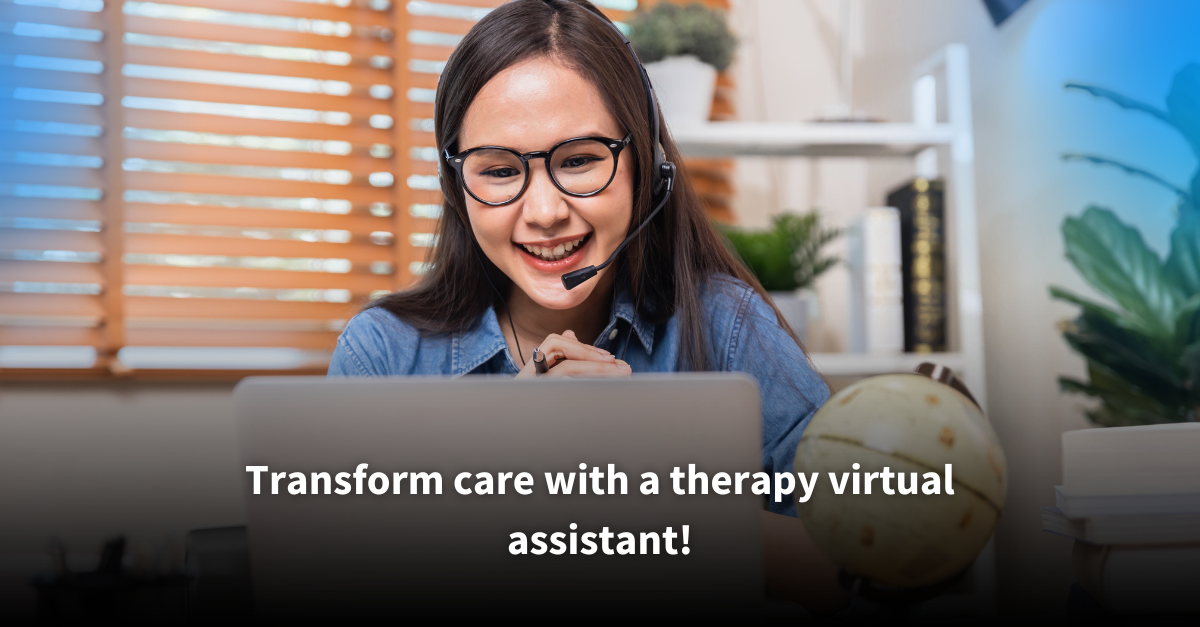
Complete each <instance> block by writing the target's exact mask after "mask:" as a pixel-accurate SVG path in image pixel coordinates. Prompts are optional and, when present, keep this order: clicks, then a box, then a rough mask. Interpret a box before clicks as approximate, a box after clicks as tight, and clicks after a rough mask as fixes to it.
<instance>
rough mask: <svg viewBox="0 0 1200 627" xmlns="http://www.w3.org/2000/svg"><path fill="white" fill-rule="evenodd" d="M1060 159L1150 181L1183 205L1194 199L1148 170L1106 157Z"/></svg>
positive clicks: (1076, 155) (1065, 155)
mask: <svg viewBox="0 0 1200 627" xmlns="http://www.w3.org/2000/svg"><path fill="white" fill-rule="evenodd" d="M1062 158H1063V161H1086V162H1088V163H1091V164H1093V165H1107V166H1112V167H1114V168H1117V169H1118V170H1121V171H1122V172H1124V173H1126V174H1128V175H1130V176H1137V177H1141V178H1144V179H1147V180H1150V181H1151V182H1153V183H1156V184H1158V185H1160V186H1162V187H1165V188H1166V189H1169V190H1171V191H1172V192H1173V193H1174V194H1175V195H1176V196H1179V198H1180V199H1181V200H1182V201H1183V202H1184V203H1191V202H1192V201H1193V198H1194V197H1193V196H1192V194H1191V193H1190V192H1188V191H1187V190H1186V189H1183V188H1182V187H1179V186H1178V185H1175V184H1174V183H1172V182H1170V181H1168V180H1167V179H1164V178H1163V177H1161V176H1159V175H1157V174H1155V173H1153V172H1150V171H1149V170H1144V169H1142V168H1139V167H1137V166H1133V165H1129V164H1127V163H1124V162H1122V161H1117V160H1116V159H1109V158H1108V157H1101V156H1098V155H1086V154H1080V153H1075V152H1067V153H1063V156H1062Z"/></svg>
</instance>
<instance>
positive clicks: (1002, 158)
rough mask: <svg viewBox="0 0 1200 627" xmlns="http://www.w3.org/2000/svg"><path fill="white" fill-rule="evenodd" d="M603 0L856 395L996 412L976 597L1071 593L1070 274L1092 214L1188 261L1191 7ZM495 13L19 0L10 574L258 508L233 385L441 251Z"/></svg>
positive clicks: (1080, 368) (717, 211)
mask: <svg viewBox="0 0 1200 627" xmlns="http://www.w3.org/2000/svg"><path fill="white" fill-rule="evenodd" d="M594 2H595V4H597V5H598V6H600V7H602V8H603V9H604V10H605V11H606V12H607V13H608V14H609V15H610V16H612V17H613V19H615V20H617V21H618V22H620V23H621V25H622V27H623V28H625V29H626V30H627V32H629V33H630V36H631V38H632V39H633V40H634V42H635V44H636V45H638V47H639V50H640V51H641V54H642V55H643V57H644V60H646V61H647V62H648V68H649V70H650V72H651V75H652V78H653V80H654V82H655V83H656V85H657V88H658V90H659V91H660V92H662V93H660V99H661V100H662V101H663V105H664V108H665V109H667V111H666V116H667V122H668V128H669V129H670V131H671V133H672V135H673V136H674V137H675V139H676V141H677V142H678V143H679V144H680V147H681V149H682V150H683V151H684V153H685V155H688V159H687V160H686V167H687V168H688V170H689V172H690V173H691V175H692V177H693V178H694V179H695V181H696V182H697V185H698V187H699V188H700V192H701V194H702V196H703V198H704V201H705V203H706V206H707V208H708V210H709V212H710V214H711V216H712V218H713V220H714V221H716V222H717V223H718V224H720V225H721V226H722V228H723V229H725V230H726V232H727V233H728V234H729V239H730V241H731V245H733V246H735V248H736V249H737V250H738V252H739V253H740V254H741V255H742V257H743V259H744V260H745V261H746V262H747V263H748V265H750V266H751V267H752V269H753V270H754V271H755V272H756V273H757V274H758V276H759V278H760V279H761V280H762V281H763V283H764V285H766V286H767V287H768V289H770V290H771V291H772V293H773V295H774V296H775V298H776V300H777V302H778V303H779V304H780V307H781V309H783V310H784V311H785V313H787V315H788V316H789V319H791V320H792V322H793V324H794V326H796V327H797V328H798V329H799V330H802V335H803V337H804V339H805V342H806V344H807V347H808V349H809V351H810V353H811V354H812V357H813V360H814V362H815V363H816V365H817V366H818V367H819V368H820V369H821V370H822V372H823V373H824V374H826V376H827V377H828V378H829V379H830V381H831V383H832V384H833V385H834V387H835V388H838V387H841V386H844V385H846V384H847V383H848V382H850V381H853V380H856V379H858V378H861V377H864V376H869V375H872V374H881V373H886V372H897V371H908V370H911V369H912V367H913V366H914V365H915V364H917V363H918V362H920V361H925V360H927V359H930V358H932V359H934V360H936V361H941V362H943V363H945V364H946V365H948V366H950V367H952V368H954V369H955V370H956V371H958V372H959V373H960V374H961V375H963V377H964V378H965V379H966V380H967V382H968V384H969V385H970V387H971V389H972V390H973V391H975V393H976V396H979V397H981V400H983V401H984V403H985V405H986V409H987V412H988V415H989V417H990V419H991V421H992V423H993V424H994V425H995V428H996V430H997V432H998V433H999V435H1000V438H1001V441H1002V443H1003V446H1004V448H1005V451H1006V452H1007V455H1008V458H1009V463H1010V480H1011V488H1010V491H1009V502H1008V506H1007V508H1006V511H1005V512H1004V518H1003V520H1002V521H1001V524H1000V527H999V529H998V531H997V533H996V536H995V539H994V543H993V544H994V547H993V548H992V549H990V550H989V552H988V553H987V554H986V555H985V557H984V558H983V560H982V564H983V565H984V567H983V568H982V570H981V572H982V574H980V575H979V578H977V580H976V582H975V593H979V594H984V595H986V596H987V598H988V599H989V601H988V602H989V603H990V604H992V607H993V608H994V609H996V610H997V611H999V612H1000V613H1002V614H1009V615H1019V614H1034V613H1037V614H1047V613H1059V612H1061V611H1063V610H1064V607H1063V606H1064V603H1065V595H1066V590H1067V588H1068V587H1069V585H1070V584H1071V583H1072V581H1074V576H1073V575H1072V573H1071V566H1070V552H1071V541H1070V540H1069V539H1066V538H1063V537H1059V536H1054V535H1050V534H1045V533H1043V532H1042V531H1041V526H1040V520H1041V519H1040V518H1039V507H1040V506H1043V505H1050V504H1052V502H1053V498H1054V491H1053V486H1054V485H1055V484H1057V483H1060V482H1061V470H1060V462H1061V445H1060V439H1059V436H1060V434H1061V433H1062V432H1063V431H1066V430H1070V429H1078V428H1083V427H1085V426H1087V425H1088V422H1087V421H1086V419H1085V411H1086V410H1087V409H1088V408H1090V407H1094V402H1091V401H1088V400H1087V399H1085V398H1084V397H1080V396H1074V395H1068V394H1065V393H1064V392H1062V391H1061V390H1060V384H1059V382H1058V377H1059V376H1060V375H1068V376H1072V377H1085V376H1086V373H1087V369H1086V367H1085V360H1084V359H1083V358H1081V357H1080V356H1079V355H1077V354H1076V353H1073V352H1072V350H1071V348H1070V346H1068V344H1067V343H1066V342H1064V340H1063V338H1062V337H1061V335H1060V327H1059V323H1060V321H1061V320H1063V319H1069V318H1071V317H1072V316H1074V315H1075V314H1076V312H1077V310H1076V308H1075V307H1074V306H1072V305H1069V304H1067V303H1063V302H1060V301H1056V300H1054V299H1052V298H1051V296H1050V294H1049V293H1048V287H1049V286H1051V285H1055V286H1062V287H1064V288H1067V289H1069V290H1071V291H1072V292H1075V293H1078V294H1084V295H1086V296H1087V297H1088V298H1092V299H1096V300H1104V298H1105V296H1104V290H1102V289H1101V290H1097V289H1095V288H1093V287H1092V286H1089V284H1088V282H1087V281H1086V280H1085V279H1084V278H1083V277H1081V276H1080V274H1079V273H1077V272H1076V270H1075V268H1073V267H1072V264H1071V263H1070V262H1069V261H1068V260H1067V258H1066V252H1068V248H1067V244H1065V243H1064V234H1063V230H1062V226H1063V224H1064V220H1065V219H1067V218H1068V217H1070V216H1079V215H1081V214H1082V213H1083V211H1084V209H1085V208H1086V207H1088V206H1089V205H1093V204H1095V205H1100V206H1103V207H1106V208H1108V209H1110V210H1111V212H1112V214H1113V215H1114V216H1116V217H1117V218H1118V219H1119V220H1120V221H1122V222H1124V223H1126V224H1128V225H1130V226H1131V227H1133V228H1136V229H1137V230H1138V231H1139V232H1140V238H1141V240H1144V242H1145V244H1146V245H1147V246H1148V249H1149V250H1151V251H1152V252H1154V253H1156V254H1157V255H1159V256H1160V257H1166V256H1167V254H1168V251H1169V249H1170V246H1171V244H1170V237H1171V232H1172V229H1173V228H1174V227H1175V225H1176V223H1177V220H1178V216H1179V213H1178V212H1179V208H1180V206H1181V205H1183V204H1186V203H1187V202H1188V200H1187V199H1188V198H1190V197H1189V196H1188V194H1189V191H1188V190H1192V192H1190V193H1195V192H1196V191H1200V189H1198V188H1192V187H1190V186H1191V185H1192V184H1193V182H1192V177H1193V176H1194V172H1195V170H1196V167H1197V162H1196V156H1195V154H1194V153H1193V151H1192V148H1190V147H1189V142H1188V141H1187V140H1186V139H1185V137H1182V136H1181V135H1180V133H1179V132H1178V131H1176V130H1174V129H1172V128H1171V124H1174V125H1176V126H1180V125H1182V126H1185V127H1186V126H1187V122H1186V121H1181V119H1180V118H1179V115H1177V114H1176V113H1175V112H1176V110H1180V108H1181V107H1182V108H1183V109H1186V110H1191V111H1200V91H1190V92H1189V91H1188V89H1191V88H1190V87H1188V85H1190V83H1189V84H1188V85H1184V86H1183V87H1180V88H1179V90H1177V91H1178V92H1179V96H1178V98H1175V99H1174V100H1173V101H1171V102H1170V103H1169V102H1168V99H1167V96H1168V93H1171V91H1172V85H1173V81H1174V80H1175V77H1176V74H1177V73H1179V72H1180V71H1181V70H1182V69H1184V68H1185V67H1186V66H1188V65H1189V64H1194V63H1200V44H1198V43H1197V41H1200V40H1197V38H1196V37H1195V33H1196V32H1198V31H1200V7H1197V6H1196V5H1195V3H1192V2H1188V1H1187V0H1176V1H1171V0H1158V1H1156V2H1139V1H1134V0H1027V1H1025V0H987V1H985V0H707V1H705V2H702V3H700V5H702V6H687V3H684V2H678V3H673V2H672V3H668V2H666V0H662V1H661V2H652V1H648V0H640V1H639V0H594ZM498 4H499V2H498V1H495V0H447V1H446V2H441V1H438V2H434V1H425V0H410V1H407V2H406V1H404V0H395V1H390V0H254V1H253V2H233V1H231V0H170V1H169V2H135V1H122V0H107V1H105V0H0V500H2V501H3V506H2V507H3V510H4V511H5V512H6V514H5V515H4V516H3V521H2V522H0V577H8V576H15V575H12V573H18V572H25V571H24V570H23V569H25V567H26V566H27V565H28V564H31V563H36V558H35V557H33V556H37V555H40V554H41V553H42V552H43V548H44V545H45V542H46V539H47V537H49V536H55V537H58V538H61V539H63V541H64V542H65V543H67V544H68V545H69V546H71V547H73V548H74V549H76V550H80V551H85V552H86V551H89V550H93V549H94V547H97V546H99V543H100V541H101V540H102V539H103V538H105V537H108V536H109V535H112V534H113V533H124V534H126V535H127V536H128V537H130V538H131V539H132V540H134V541H135V542H145V543H157V542H161V541H162V539H163V538H167V537H178V536H180V535H181V534H182V533H183V531H184V530H186V529H189V528H194V527H201V526H219V525H230V524H243V523H244V514H243V511H242V506H241V502H240V493H239V491H238V485H239V484H238V482H239V481H240V474H239V472H238V464H237V461H238V454H237V449H236V436H235V431H234V421H233V415H232V399H231V390H232V387H233V385H234V384H236V382H237V381H238V380H240V379H241V378H242V377H244V376H248V375H253V374H266V373H275V374H280V373H283V374H323V373H324V371H325V367H326V365H327V363H328V358H329V354H330V352H331V350H332V347H333V345H334V342H335V339H336V337H337V335H338V333H339V332H340V330H341V328H342V327H343V325H344V324H345V322H346V321H347V320H348V319H349V317H351V316H352V315H353V314H354V313H355V312H356V311H357V310H358V309H359V308H361V307H362V306H363V304H364V303H366V302H368V301H369V299H371V298H373V297H377V296H378V295H380V294H385V293H387V292H389V291H391V290H395V289H399V288H402V287H404V286H405V285H407V284H409V283H410V282H411V281H413V280H414V278H416V277H418V276H419V275H420V274H421V273H422V272H424V271H425V269H426V266H425V259H426V258H427V254H428V251H429V250H430V248H431V247H433V246H436V244H437V242H436V238H435V237H434V235H433V231H434V227H435V223H436V220H437V219H438V217H439V215H440V204H439V202H440V197H439V192H438V191H437V190H438V183H437V176H436V160H437V155H436V150H435V149H434V147H433V145H434V141H433V134H432V130H433V127H432V124H433V122H432V119H431V117H432V107H433V105H432V102H433V96H434V90H435V88H436V86H437V79H438V76H439V74H440V72H441V70H442V68H443V66H444V62H445V59H446V58H447V57H448V55H449V54H450V52H451V51H452V50H453V48H454V46H455V45H456V44H457V42H458V41H459V40H460V39H461V37H462V35H463V34H464V33H466V32H467V30H468V29H469V28H470V27H471V25H472V24H473V23H474V22H475V21H476V20H478V19H479V18H480V17H482V16H483V15H485V14H486V13H487V11H488V10H489V9H490V8H491V7H494V6H496V5H498ZM659 5H676V6H672V7H664V6H659ZM726 29H727V30H728V32H726ZM730 34H731V35H732V38H731V37H729V35H730ZM696 77H700V78H696ZM1068 83H1070V84H1079V85H1083V86H1087V87H1088V88H1089V89H1081V88H1071V89H1068V88H1066V87H1065V86H1066V85H1067V84H1068ZM695 85H699V86H700V88H701V89H700V90H699V93H698V94H693V93H688V92H689V89H688V88H689V86H695ZM1097 88H1104V89H1109V90H1113V91H1114V92H1119V94H1122V95H1124V96H1126V97H1128V98H1132V99H1135V100H1136V101H1138V102H1140V103H1145V104H1146V105H1148V107H1150V108H1152V109H1154V110H1156V111H1157V110H1162V111H1168V113H1164V114H1163V115H1159V116H1156V115H1154V114H1153V112H1150V113H1149V114H1147V113H1146V111H1142V112H1141V113H1139V112H1138V111H1130V110H1127V109H1129V108H1133V109H1137V107H1135V106H1133V105H1131V104H1130V101H1122V100H1120V98H1118V97H1113V96H1112V95H1108V96H1106V95H1105V94H1106V92H1100V91H1097ZM690 91H695V90H694V89H693V90H690ZM1097 95H1099V96H1100V97H1097ZM1122 103H1123V104H1122ZM1172 105H1173V106H1172ZM1143 109H1146V107H1143ZM1163 116H1166V117H1163ZM1171 116H1175V117H1171ZM1156 117H1157V118H1159V119H1156ZM1164 120H1166V121H1167V122H1169V124H1164V123H1163V122H1164ZM1191 128H1192V129H1193V131H1195V129H1198V128H1200V126H1194V127H1191ZM1195 145H1196V146H1200V143H1197V144H1195ZM1064 154H1076V155H1087V156H1090V157H1092V160H1091V162H1088V161H1087V160H1086V159H1080V158H1075V159H1064V158H1063V156H1064ZM1108 159H1111V160H1119V161H1120V162H1121V163H1123V164H1134V165H1135V166H1136V167H1137V168H1139V169H1142V170H1144V171H1145V172H1152V173H1153V174H1154V175H1155V176H1157V177H1160V179H1161V180H1158V181H1155V180H1152V178H1150V177H1147V176H1144V175H1138V174H1137V172H1134V173H1133V174H1130V173H1129V172H1128V171H1122V170H1121V169H1119V168H1116V167H1112V166H1111V165H1106V162H1105V160H1108ZM1097 162H1099V163H1097ZM1172 186H1173V187H1175V189H1172ZM925 353H936V354H935V355H932V356H930V355H927V354H925ZM1192 419H1193V420H1194V419H1195V418H1194V414H1193V418H1192ZM181 487H186V489H185V490H181V489H180V488H181ZM148 503H153V506H149V507H148V506H147V504H148ZM135 510H136V511H137V512H138V516H136V517H131V516H129V515H128V514H129V512H132V511H135ZM14 512H15V513H17V515H16V516H12V515H11V514H12V513H14ZM6 560H7V561H6ZM31 560H32V561H31ZM2 594H4V593H0V595H2ZM12 594H16V593H12ZM3 599H4V597H3V596H0V602H2V601H3Z"/></svg>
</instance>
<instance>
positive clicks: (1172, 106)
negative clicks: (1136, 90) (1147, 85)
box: [1167, 63, 1200, 157]
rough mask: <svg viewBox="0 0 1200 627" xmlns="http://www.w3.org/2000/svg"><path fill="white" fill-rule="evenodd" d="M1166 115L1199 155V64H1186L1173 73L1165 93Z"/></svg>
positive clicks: (1199, 155)
mask: <svg viewBox="0 0 1200 627" xmlns="http://www.w3.org/2000/svg"><path fill="white" fill-rule="evenodd" d="M1167 115H1168V117H1169V118H1170V121H1171V124H1173V125H1174V126H1175V128H1177V129H1179V132H1180V133H1183V136H1184V138H1186V139H1187V141H1188V143H1189V144H1191V145H1192V150H1193V151H1195V153H1196V156H1198V157H1200V65H1197V64H1195V63H1193V64H1191V65H1188V66H1187V67H1185V68H1183V69H1182V70H1180V71H1179V72H1178V73H1177V74H1175V80H1173V81H1172V82H1171V91H1170V93H1168V94H1167Z"/></svg>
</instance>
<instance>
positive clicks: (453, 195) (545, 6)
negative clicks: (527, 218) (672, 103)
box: [370, 0, 803, 370]
mask: <svg viewBox="0 0 1200 627" xmlns="http://www.w3.org/2000/svg"><path fill="white" fill-rule="evenodd" d="M601 20H606V18H603V17H601V16H600V13H599V10H598V9H596V8H595V7H594V6H592V5H591V3H589V2H587V0H516V1H513V2H509V3H507V4H504V5H501V6H500V7H499V8H497V9H495V10H493V11H492V12H490V13H488V14H487V16H485V17H484V18H483V19H482V20H480V21H479V22H478V23H477V24H476V25H475V26H474V27H473V28H472V29H471V31H470V32H469V33H467V35H466V37H464V38H463V40H462V43H460V44H459V45H458V48H457V49H455V51H454V53H453V54H452V55H451V56H450V59H449V61H447V63H446V68H445V70H444V71H443V72H442V78H441V81H440V82H439V83H438V90H437V99H436V102H435V104H434V122H435V129H436V131H435V133H436V135H437V150H438V154H439V158H440V155H441V154H443V151H444V150H449V152H450V154H455V153H456V152H458V150H459V147H458V146H456V143H457V141H458V135H459V132H460V130H461V128H462V122H463V118H464V117H465V116H466V113H467V108H468V107H470V105H471V102H472V101H473V100H474V99H475V96H476V95H477V94H478V93H479V91H480V90H481V89H483V86H484V85H485V84H487V82H488V81H490V80H491V79H492V77H494V76H496V75H497V74H499V73H500V72H502V71H503V70H505V69H507V68H509V67H511V66H513V65H515V64H517V63H520V62H522V61H525V60H528V59H534V58H539V57H547V58H551V59H554V60H555V61H557V62H560V63H563V64H565V65H566V66H568V67H570V68H572V69H573V70H575V71H577V72H579V73H580V74H581V75H582V76H584V77H585V78H587V79H589V80H590V81H591V82H592V84H594V85H595V86H596V88H597V90H598V91H599V92H600V95H601V97H602V98H603V99H604V103H605V105H606V106H607V107H608V110H609V112H610V113H612V115H613V117H615V118H616V119H617V121H618V122H620V123H621V125H622V126H623V127H624V128H625V129H626V130H627V131H628V132H629V134H630V136H632V137H633V142H632V143H631V147H632V148H633V153H634V155H633V156H634V157H635V164H636V165H635V168H636V169H635V173H636V174H635V177H636V179H635V181H634V203H633V207H634V209H633V215H632V218H631V222H630V224H631V227H632V226H633V225H637V224H641V222H642V221H643V220H645V218H646V215H647V214H648V213H649V212H650V210H651V209H652V205H651V190H650V189H649V187H650V186H649V185H647V184H644V183H645V182H647V181H650V180H651V168H652V167H653V160H652V159H651V158H649V155H652V154H653V153H652V150H653V146H654V141H653V138H651V137H650V133H651V129H650V120H649V118H648V111H647V107H646V94H645V92H644V89H643V87H642V82H641V78H640V75H639V74H638V69H637V65H636V62H635V60H634V59H633V57H632V56H631V55H630V54H629V50H628V48H626V46H625V45H624V43H623V42H622V41H621V39H620V37H619V36H618V35H617V33H616V32H614V31H613V28H612V27H611V26H609V25H608V24H605V23H603V22H602V21H601ZM658 115H659V116H660V118H659V119H660V126H661V128H662V129H663V133H662V147H663V149H664V151H665V152H666V155H667V159H668V160H670V161H673V162H675V163H676V164H677V166H678V172H677V174H676V177H675V179H676V180H675V190H674V192H673V193H672V194H671V198H670V200H669V201H668V202H667V205H666V206H665V207H663V210H662V212H661V213H660V215H659V216H658V217H656V218H655V219H654V221H653V222H652V223H651V224H649V225H648V226H647V227H646V228H645V229H644V230H643V231H642V233H641V234H640V235H638V237H637V238H636V239H635V240H634V241H633V242H631V243H630V245H629V246H628V247H627V248H626V249H625V251H624V252H622V253H621V256H620V257H618V259H617V262H616V266H617V269H618V275H617V284H618V286H622V285H623V286H626V287H628V289H630V290H631V292H632V293H634V294H638V293H640V294H641V298H640V299H639V307H638V314H639V315H640V316H642V317H643V318H644V319H646V320H647V321H649V322H661V321H663V320H666V319H667V318H669V317H670V316H672V315H677V316H679V329H680V332H681V342H680V347H679V364H677V367H678V369H680V370H708V369H710V368H711V366H712V364H711V360H710V357H709V349H708V345H707V338H706V336H705V326H706V324H705V320H704V315H703V312H704V309H703V307H702V304H701V302H700V287H701V285H702V283H703V282H704V281H705V280H709V279H712V278H713V277H715V276H717V275H727V276H729V277H733V278H736V279H739V280H741V281H744V282H745V283H747V284H749V285H750V286H752V287H753V288H754V290H755V291H757V292H758V293H759V294H760V295H761V296H762V297H763V299H764V300H766V302H767V303H768V304H770V305H771V307H772V308H775V305H774V304H773V303H772V302H771V299H770V298H769V297H768V296H767V294H766V292H765V291H763V288H762V286H761V285H760V284H759V282H758V280H757V279H755V278H754V275H752V274H751V273H750V272H749V271H747V270H746V268H745V267H744V266H743V265H742V264H741V263H740V262H739V261H738V259H737V258H736V257H735V256H734V255H733V254H732V253H731V252H730V251H729V250H728V249H727V248H726V247H725V245H724V242H723V241H722V239H721V236H720V234H718V233H717V231H716V230H715V229H714V228H713V226H712V224H710V222H709V219H708V216H707V215H706V214H705V212H704V208H703V207H702V205H701V203H700V198H699V196H698V195H697V194H696V191H695V189H694V188H693V187H692V184H691V181H690V180H689V178H688V174H687V170H686V169H685V168H684V167H682V163H683V161H682V159H681V156H680V154H679V150H678V148H676V146H675V142H674V141H672V140H671V138H670V136H669V135H668V133H667V132H666V124H665V122H661V120H662V118H661V115H662V114H661V113H659V114H658ZM627 154H628V153H627ZM439 171H440V172H441V173H442V179H441V184H442V193H443V195H444V196H445V204H444V207H443V211H442V218H441V220H440V221H439V223H438V244H437V248H436V249H435V250H434V252H433V254H432V257H431V259H430V260H429V261H431V262H432V268H431V269H430V270H429V272H428V273H427V274H426V275H425V276H424V277H422V278H421V280H420V281H419V282H418V283H417V284H416V285H414V286H413V287H412V288H410V289H407V290H404V291H401V292H397V293H395V294H391V295H389V296H386V297H383V298H381V299H379V300H377V301H375V302H374V303H372V304H371V305H370V306H372V307H382V308H384V309H387V310H388V311H390V312H392V313H393V314H395V315H396V316H398V317H399V318H401V319H402V320H404V321H405V322H407V323H408V324H410V325H412V326H413V327H415V328H416V329H418V330H419V331H421V332H422V333H428V334H442V333H449V332H453V331H458V330H464V329H468V328H470V327H472V326H473V325H475V324H476V323H477V322H478V321H479V319H480V316H481V315H482V314H483V313H484V312H485V311H487V309H488V307H490V306H493V305H495V304H497V300H496V294H495V292H494V291H493V290H492V286H491V285H489V284H488V280H489V278H490V280H491V282H492V283H493V284H494V285H495V286H496V288H497V289H499V290H501V292H502V293H507V292H508V290H509V289H511V287H512V281H510V280H509V278H508V277H507V276H505V275H504V274H503V273H502V272H500V270H499V269H498V268H497V267H496V266H495V264H493V263H492V262H491V261H490V260H487V258H486V256H484V255H482V254H477V253H478V249H477V247H478V244H477V243H476V241H475V237H474V234H473V233H472V231H471V226H470V220H469V219H468V217H467V208H466V204H465V203H466V201H465V197H464V195H463V189H462V186H461V185H460V183H459V181H458V180H457V177H456V176H455V175H454V171H453V169H451V168H450V167H449V165H448V164H441V166H440V168H439ZM473 249H475V250H473ZM485 272H486V273H487V275H486V276H485V274H484V273H485ZM618 289H619V287H618ZM639 290H640V292H639ZM775 314H776V317H777V318H778V320H779V323H780V324H781V325H782V326H783V328H784V329H785V330H787V332H788V333H789V334H790V335H791V336H792V339H793V340H795V341H796V343H797V344H798V345H800V346H801V349H803V344H801V342H800V340H799V339H797V338H796V334H795V333H794V332H793V331H792V330H791V328H790V327H789V326H788V324H787V322H785V321H784V319H783V316H781V315H779V310H778V309H777V308H775Z"/></svg>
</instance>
